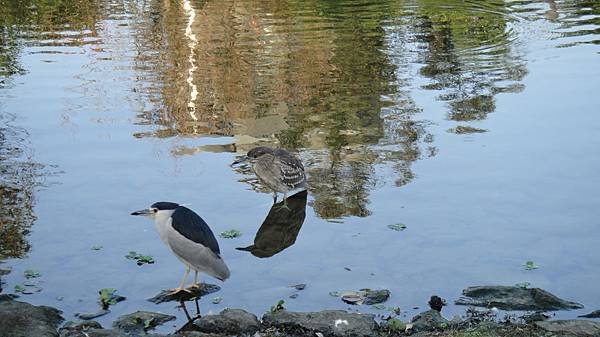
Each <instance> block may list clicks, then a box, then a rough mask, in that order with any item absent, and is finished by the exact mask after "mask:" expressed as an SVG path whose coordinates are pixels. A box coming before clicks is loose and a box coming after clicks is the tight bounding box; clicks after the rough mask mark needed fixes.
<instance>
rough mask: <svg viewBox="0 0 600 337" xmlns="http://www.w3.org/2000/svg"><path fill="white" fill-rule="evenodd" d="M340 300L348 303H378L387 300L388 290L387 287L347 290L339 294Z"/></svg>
mask: <svg viewBox="0 0 600 337" xmlns="http://www.w3.org/2000/svg"><path fill="white" fill-rule="evenodd" d="M341 297H342V301H344V302H346V303H348V304H366V305H372V304H378V303H383V302H385V301H387V299H388V298H389V297H390V291H389V290H387V289H381V290H371V289H361V290H359V291H347V292H344V293H342V294H341Z"/></svg>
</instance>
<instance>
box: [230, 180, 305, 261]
mask: <svg viewBox="0 0 600 337" xmlns="http://www.w3.org/2000/svg"><path fill="white" fill-rule="evenodd" d="M307 197H308V192H306V191H302V192H299V193H297V194H294V195H293V196H290V197H288V198H287V203H286V204H287V208H286V207H284V202H283V201H281V202H278V203H276V204H273V206H272V207H271V209H270V210H269V214H267V217H266V218H265V220H264V221H263V223H262V224H261V225H260V228H259V229H258V232H256V236H255V237H254V244H252V245H250V246H247V247H238V248H236V249H238V250H243V251H247V252H250V253H251V254H252V255H254V256H256V257H259V258H266V257H271V256H273V255H275V254H278V253H280V252H281V251H283V250H284V249H286V248H288V247H290V246H292V245H293V244H294V242H296V237H298V233H300V229H301V228H302V224H304V219H305V218H306V199H307Z"/></svg>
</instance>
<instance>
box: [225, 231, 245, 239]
mask: <svg viewBox="0 0 600 337" xmlns="http://www.w3.org/2000/svg"><path fill="white" fill-rule="evenodd" d="M219 236H220V237H222V238H223V239H234V238H238V237H240V236H242V232H240V231H238V230H237V229H230V230H228V231H223V232H221V234H219Z"/></svg>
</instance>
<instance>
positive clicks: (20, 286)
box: [15, 284, 25, 293]
mask: <svg viewBox="0 0 600 337" xmlns="http://www.w3.org/2000/svg"><path fill="white" fill-rule="evenodd" d="M23 290H25V287H24V286H23V285H21V284H17V285H15V292H16V293H22V292H23Z"/></svg>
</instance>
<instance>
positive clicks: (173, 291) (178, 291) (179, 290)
mask: <svg viewBox="0 0 600 337" xmlns="http://www.w3.org/2000/svg"><path fill="white" fill-rule="evenodd" d="M185 293H187V294H193V292H192V291H190V290H189V289H186V288H175V289H169V292H168V293H167V295H169V296H175V295H183V294H185Z"/></svg>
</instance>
